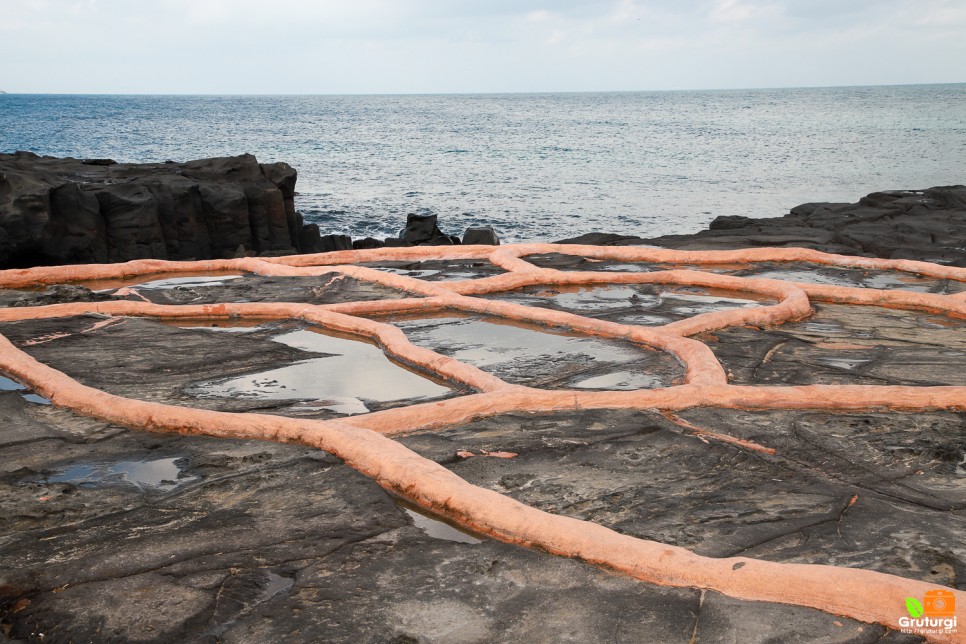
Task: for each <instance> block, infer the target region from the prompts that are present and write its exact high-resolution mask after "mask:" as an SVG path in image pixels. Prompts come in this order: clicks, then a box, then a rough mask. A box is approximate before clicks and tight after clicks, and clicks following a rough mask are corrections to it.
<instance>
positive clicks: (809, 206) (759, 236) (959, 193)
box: [560, 186, 966, 266]
mask: <svg viewBox="0 0 966 644" xmlns="http://www.w3.org/2000/svg"><path fill="white" fill-rule="evenodd" d="M964 240H966V186H946V187H937V188H929V189H928V190H891V191H888V192H873V193H872V194H870V195H868V196H866V197H863V198H862V199H860V200H859V202H858V203H854V204H843V203H806V204H802V205H800V206H796V207H795V208H792V210H791V212H790V213H789V214H787V215H785V216H784V217H770V218H766V219H752V218H750V217H743V216H739V215H728V216H722V217H718V218H717V219H715V220H714V221H712V222H711V224H710V225H709V229H708V230H705V231H702V232H699V233H697V234H694V235H665V236H663V237H656V238H653V239H642V238H639V237H627V236H624V235H607V234H602V233H590V234H588V235H582V236H581V237H577V238H574V239H566V240H563V241H562V242H560V243H565V244H603V245H619V246H625V245H636V244H655V245H658V246H664V247H666V248H677V249H681V250H723V249H731V248H747V247H754V246H799V247H804V248H814V249H816V250H821V251H825V252H829V253H839V254H844V255H864V256H869V257H884V258H887V259H921V260H926V261H931V262H938V263H942V264H950V265H953V266H966V244H964Z"/></svg>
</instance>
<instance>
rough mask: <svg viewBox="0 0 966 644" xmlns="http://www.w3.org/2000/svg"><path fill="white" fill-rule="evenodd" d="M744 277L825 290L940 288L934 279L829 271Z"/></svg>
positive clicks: (803, 270) (776, 272)
mask: <svg viewBox="0 0 966 644" xmlns="http://www.w3.org/2000/svg"><path fill="white" fill-rule="evenodd" d="M743 277H751V278H764V279H773V280H784V281H793V282H804V283H806V284H824V285H827V286H850V287H853V288H875V289H884V290H889V289H900V290H905V291H914V292H917V293H927V292H929V291H930V290H932V289H933V288H934V287H936V286H937V285H938V284H939V280H936V279H932V278H927V277H919V276H916V275H908V274H905V273H893V272H886V271H863V270H847V269H838V270H836V269H828V268H824V269H819V268H815V269H808V268H801V269H794V270H781V269H777V270H767V271H762V272H760V273H749V274H747V275H743Z"/></svg>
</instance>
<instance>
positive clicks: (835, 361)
mask: <svg viewBox="0 0 966 644" xmlns="http://www.w3.org/2000/svg"><path fill="white" fill-rule="evenodd" d="M818 361H819V363H821V364H823V365H825V366H827V367H834V368H836V369H845V370H847V371H852V370H853V369H855V368H856V367H860V366H862V365H864V364H866V363H868V362H872V358H830V357H828V358H819V359H818Z"/></svg>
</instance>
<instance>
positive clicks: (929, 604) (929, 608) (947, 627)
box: [899, 590, 958, 635]
mask: <svg viewBox="0 0 966 644" xmlns="http://www.w3.org/2000/svg"><path fill="white" fill-rule="evenodd" d="M906 610H907V611H908V612H909V617H906V616H905V615H903V616H902V617H900V618H899V626H901V627H902V632H903V633H910V634H914V635H948V634H952V633H957V632H958V630H957V627H956V596H955V595H954V594H953V593H952V591H949V590H930V591H927V592H926V596H925V597H923V599H922V602H920V601H919V600H918V599H916V598H915V597H906Z"/></svg>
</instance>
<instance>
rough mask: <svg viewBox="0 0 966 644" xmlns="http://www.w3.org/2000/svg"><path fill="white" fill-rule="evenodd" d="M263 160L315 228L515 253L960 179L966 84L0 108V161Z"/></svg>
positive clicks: (683, 229) (48, 103)
mask: <svg viewBox="0 0 966 644" xmlns="http://www.w3.org/2000/svg"><path fill="white" fill-rule="evenodd" d="M15 150H29V151H32V152H36V153H38V154H48V155H54V156H73V157H79V158H87V157H109V158H112V159H116V160H118V161H131V162H148V161H151V162H157V161H164V160H167V159H173V160H176V161H185V160H189V159H196V158H202V157H211V156H225V155H235V154H241V153H244V152H251V153H253V154H255V155H256V156H257V157H258V159H259V161H261V162H271V161H285V162H287V163H290V164H292V165H293V166H295V167H296V168H297V169H298V172H299V180H298V186H297V190H298V192H299V195H298V197H297V198H296V207H297V208H298V209H299V210H300V211H301V212H302V213H303V215H304V216H305V218H306V220H307V221H310V222H315V223H318V224H319V226H320V227H321V228H322V230H323V232H330V233H344V234H348V235H351V236H353V237H354V238H359V237H364V236H367V235H372V236H375V237H386V236H388V235H394V234H397V233H398V231H399V229H400V228H401V227H402V225H403V224H404V223H405V219H406V213H410V212H418V213H437V214H438V215H439V219H440V226H441V228H442V229H443V230H444V231H445V232H447V233H450V234H460V233H461V232H462V230H463V229H464V228H466V227H467V226H470V225H481V224H485V225H492V226H493V227H495V228H496V229H497V230H498V231H499V233H500V234H501V237H502V238H503V239H504V240H507V241H547V240H555V239H562V238H565V237H570V236H575V235H579V234H582V233H586V232H595V231H599V232H616V233H623V234H632V235H641V236H645V237H648V236H655V235H662V234H668V233H691V232H697V231H698V230H701V229H702V228H704V227H706V226H707V224H708V223H709V222H710V221H711V220H712V219H714V218H715V217H716V216H718V215H745V216H749V217H767V216H780V215H782V214H784V213H786V212H788V210H789V209H790V208H792V207H794V206H796V205H798V204H800V203H804V202H808V201H847V202H851V201H856V200H857V199H858V198H859V197H861V196H863V195H865V194H867V193H869V192H874V191H877V190H890V189H918V188H926V187H930V186H934V185H949V184H961V183H966V84H954V85H914V86H893V87H845V88H821V89H764V90H728V91H680V92H634V93H576V94H505V95H498V94H489V95H418V96H385V95H380V96H101V95H98V96H76V95H71V96H57V95H16V94H8V95H0V151H3V152H13V151H15Z"/></svg>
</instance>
